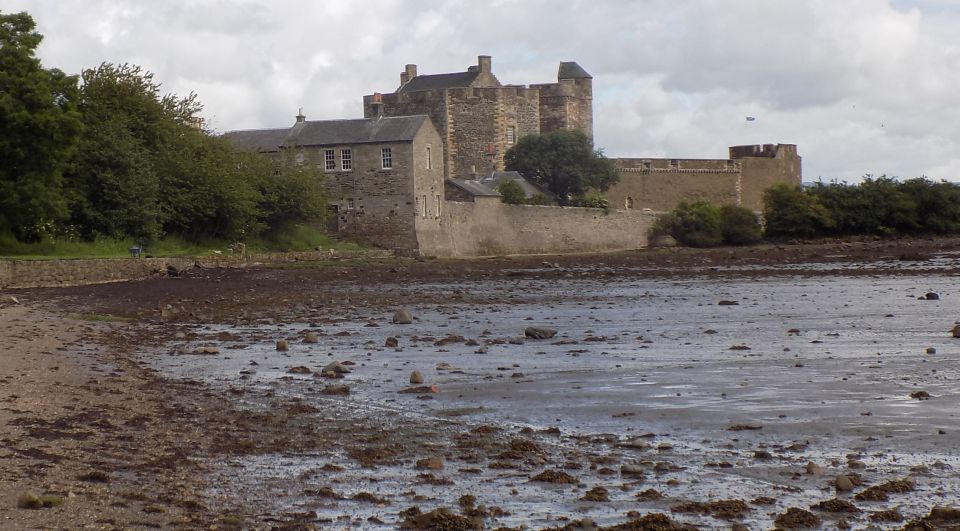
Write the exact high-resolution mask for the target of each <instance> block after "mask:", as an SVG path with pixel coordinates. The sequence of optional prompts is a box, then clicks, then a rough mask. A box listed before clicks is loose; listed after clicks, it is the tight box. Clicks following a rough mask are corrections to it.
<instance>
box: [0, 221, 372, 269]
mask: <svg viewBox="0 0 960 531" xmlns="http://www.w3.org/2000/svg"><path fill="white" fill-rule="evenodd" d="M233 243H234V242H232V241H229V240H200V241H190V240H186V239H183V238H180V237H177V236H167V237H165V238H163V239H161V240H158V241H156V242H152V243H148V244H146V245H144V246H143V247H144V248H143V253H144V254H143V255H144V256H155V257H172V256H212V255H216V254H223V255H230V254H231V251H230V249H229V248H230V245H231V244H233ZM138 245H139V243H138V242H137V241H136V240H134V239H132V238H128V239H100V240H95V241H63V240H60V241H54V240H45V241H40V242H36V243H22V242H18V241H16V240H15V239H13V238H12V237H11V236H8V235H2V234H0V257H2V258H13V259H17V260H50V259H80V258H128V257H130V248H131V247H135V246H138ZM317 248H322V249H337V250H339V251H354V250H361V249H363V248H364V247H362V246H361V245H359V244H357V243H353V242H340V241H336V240H333V239H331V238H330V237H329V236H328V235H326V234H325V233H323V232H322V231H321V230H319V229H318V228H316V227H312V226H310V225H299V224H290V225H287V226H284V227H280V228H278V229H275V230H273V231H271V232H268V233H266V234H264V235H263V236H262V237H259V238H256V239H253V240H251V241H248V242H247V253H260V252H296V251H311V250H314V249H317Z"/></svg>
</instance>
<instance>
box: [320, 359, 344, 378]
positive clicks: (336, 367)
mask: <svg viewBox="0 0 960 531" xmlns="http://www.w3.org/2000/svg"><path fill="white" fill-rule="evenodd" d="M321 372H322V373H323V374H324V375H326V374H327V373H331V372H332V373H334V374H337V375H340V374H347V373H348V372H350V368H349V367H347V366H346V365H344V364H343V363H341V362H339V361H335V362H333V363H330V364H328V365H327V366H326V367H324V368H323V370H322V371H321Z"/></svg>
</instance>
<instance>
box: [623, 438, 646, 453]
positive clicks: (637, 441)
mask: <svg viewBox="0 0 960 531" xmlns="http://www.w3.org/2000/svg"><path fill="white" fill-rule="evenodd" d="M618 446H622V447H624V448H636V449H637V450H649V449H650V446H651V445H650V443H649V442H647V441H646V440H644V437H634V438H632V439H627V440H626V441H623V442H622V443H620V444H619V445H618Z"/></svg>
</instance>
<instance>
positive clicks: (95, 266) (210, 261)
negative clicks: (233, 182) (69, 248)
mask: <svg viewBox="0 0 960 531" xmlns="http://www.w3.org/2000/svg"><path fill="white" fill-rule="evenodd" d="M390 256H393V253H392V252H390V251H350V252H337V251H310V252H302V253H269V254H258V255H254V256H251V257H248V258H245V259H243V258H240V257H239V256H223V257H203V258H190V257H183V258H141V259H134V258H126V259H124V258H115V259H99V260H0V289H11V288H47V287H62V286H81V285H86V284H104V283H107V282H121V281H126V280H139V279H144V278H149V277H153V276H162V275H165V274H166V271H167V266H173V267H175V268H177V269H178V270H188V269H190V268H192V267H194V265H195V264H200V265H201V266H202V267H205V268H213V267H248V266H251V265H258V264H262V263H287V262H309V261H329V260H347V259H357V258H367V259H383V258H387V257H390Z"/></svg>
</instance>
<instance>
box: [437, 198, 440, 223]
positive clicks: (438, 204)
mask: <svg viewBox="0 0 960 531" xmlns="http://www.w3.org/2000/svg"><path fill="white" fill-rule="evenodd" d="M437 219H440V195H439V194H437Z"/></svg>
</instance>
